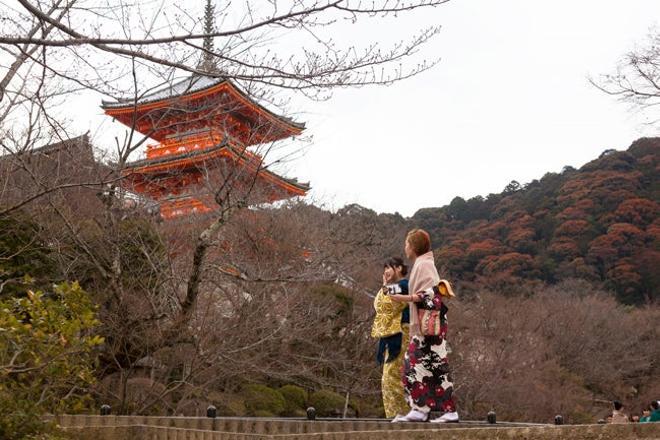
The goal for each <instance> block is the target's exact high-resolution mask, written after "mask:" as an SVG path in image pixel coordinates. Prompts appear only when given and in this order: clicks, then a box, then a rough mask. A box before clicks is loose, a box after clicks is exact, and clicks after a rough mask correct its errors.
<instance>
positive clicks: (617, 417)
mask: <svg viewBox="0 0 660 440" xmlns="http://www.w3.org/2000/svg"><path fill="white" fill-rule="evenodd" d="M612 403H613V404H614V411H612V422H611V423H613V424H621V423H629V422H630V420H629V419H628V416H627V415H625V414H624V413H623V403H621V402H620V401H618V400H615V401H614V402H612Z"/></svg>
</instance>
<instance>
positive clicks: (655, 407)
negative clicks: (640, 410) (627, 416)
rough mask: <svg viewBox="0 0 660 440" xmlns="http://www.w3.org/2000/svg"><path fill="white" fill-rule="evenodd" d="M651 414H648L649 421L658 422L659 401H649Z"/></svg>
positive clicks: (659, 418) (659, 414)
mask: <svg viewBox="0 0 660 440" xmlns="http://www.w3.org/2000/svg"><path fill="white" fill-rule="evenodd" d="M650 409H651V415H649V422H660V401H657V400H654V401H653V402H651V408H650Z"/></svg>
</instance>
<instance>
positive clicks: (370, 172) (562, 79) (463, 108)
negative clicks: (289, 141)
mask: <svg viewBox="0 0 660 440" xmlns="http://www.w3.org/2000/svg"><path fill="white" fill-rule="evenodd" d="M425 14H426V15H425V18H426V19H431V20H433V21H434V22H438V23H441V24H442V26H443V29H442V32H441V35H440V36H439V37H437V39H436V40H435V41H434V42H433V43H432V45H431V46H429V47H428V48H427V49H426V50H429V51H431V53H429V56H430V57H434V56H437V55H439V56H441V57H442V60H441V62H440V64H439V65H438V66H436V67H435V68H433V69H432V70H430V71H428V72H425V73H423V74H421V75H419V76H417V77H414V78H412V79H409V80H406V81H404V82H400V83H396V84H394V85H392V86H390V87H365V88H361V89H346V90H340V91H338V92H336V93H335V94H334V96H333V98H332V99H330V100H329V101H326V102H321V103H319V102H313V101H309V100H304V99H299V98H296V99H295V101H294V103H295V107H296V108H297V109H298V110H299V111H298V112H297V113H296V114H295V118H296V119H298V120H303V121H304V122H306V123H307V134H310V135H311V136H313V142H312V143H311V145H309V147H308V148H307V149H306V153H305V154H304V155H303V156H302V157H300V158H298V159H296V160H295V161H293V162H291V163H290V164H288V166H287V174H289V175H291V176H296V177H298V178H299V179H300V180H303V181H310V182H311V185H312V187H313V191H312V192H311V195H310V199H314V200H316V201H321V202H323V203H326V204H327V206H330V207H333V208H337V207H341V206H343V205H344V204H348V203H359V204H361V205H364V206H366V207H369V208H372V209H374V210H376V211H379V212H399V213H401V214H403V215H405V216H410V215H412V214H413V213H414V212H415V211H416V210H418V209H419V208H423V207H431V206H442V205H444V204H447V203H449V202H450V201H451V199H453V198H454V197H455V196H461V197H464V198H469V197H473V196H475V195H487V194H488V193H491V192H500V191H501V190H502V189H503V188H504V187H505V185H506V184H507V183H508V182H510V181H511V180H514V179H515V180H518V181H519V182H521V183H525V182H529V181H530V180H533V179H536V178H540V177H541V176H543V174H545V173H546V172H548V171H554V172H557V171H561V169H562V168H563V167H564V166H565V165H571V166H574V167H579V166H581V165H582V164H584V163H585V162H587V161H589V160H591V159H593V158H595V157H597V156H598V155H599V154H600V153H601V152H602V151H603V150H605V149H608V148H616V149H625V148H627V147H628V146H629V145H630V143H631V142H632V141H633V140H635V139H636V138H638V137H640V136H642V135H657V131H658V129H657V127H656V128H655V129H653V128H651V127H648V126H644V125H643V122H644V117H643V115H639V114H634V113H632V112H630V110H629V109H628V108H627V107H626V106H625V105H624V104H621V103H618V102H616V101H615V100H614V99H613V98H612V97H609V96H607V95H604V94H603V93H602V92H600V91H598V90H597V89H595V88H594V87H593V86H591V85H590V84H589V82H588V80H587V77H588V76H589V75H593V76H597V75H598V74H602V73H610V72H612V71H613V69H614V67H615V65H616V62H617V60H618V59H619V58H620V57H621V56H622V55H623V54H624V53H625V52H626V51H628V50H631V49H632V48H634V45H635V44H636V43H641V42H643V40H644V38H645V36H646V34H647V33H648V31H649V29H650V28H651V27H652V26H654V25H655V26H657V25H659V21H660V1H658V0H628V1H625V2H624V1H613V0H606V1H604V0H554V1H540V0H453V1H452V2H450V3H449V4H447V5H445V6H443V7H441V8H437V9H435V10H433V11H431V12H425ZM360 29H363V28H359V27H355V28H354V31H352V32H354V34H351V33H350V28H349V32H348V33H346V35H345V37H346V38H356V39H359V38H365V35H364V34H363V32H364V29H363V30H362V32H360ZM408 29H409V30H408ZM416 29H417V26H416V18H415V17H409V18H404V19H402V20H400V21H398V22H397V25H396V26H395V27H394V28H393V27H392V26H384V27H383V26H375V25H373V26H370V27H369V28H368V32H370V33H371V34H372V35H371V38H372V39H379V38H380V37H379V35H382V36H383V39H385V40H386V39H387V38H390V37H392V35H395V36H396V37H397V38H403V37H405V36H406V35H408V34H407V33H412V32H414V31H415V30H416ZM379 32H380V33H381V34H379ZM94 99H98V97H95V98H94ZM98 104H99V103H98V102H92V103H90V105H91V106H93V108H94V110H93V112H94V111H95V112H96V113H98V114H97V115H95V116H93V117H89V122H86V120H85V118H82V119H79V123H80V126H81V129H84V128H85V127H87V128H90V129H91V131H92V132H93V133H95V137H101V138H102V137H103V136H102V133H99V130H98V118H101V117H102V116H101V112H100V109H99V108H98ZM87 114H89V113H87ZM654 130H655V131H654Z"/></svg>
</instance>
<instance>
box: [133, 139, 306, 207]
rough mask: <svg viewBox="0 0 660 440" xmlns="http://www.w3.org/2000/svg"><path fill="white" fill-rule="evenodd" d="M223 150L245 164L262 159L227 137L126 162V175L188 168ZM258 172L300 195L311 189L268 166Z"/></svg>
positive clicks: (158, 172)
mask: <svg viewBox="0 0 660 440" xmlns="http://www.w3.org/2000/svg"><path fill="white" fill-rule="evenodd" d="M222 152H225V153H227V155H228V156H229V157H231V158H232V159H235V160H237V161H238V162H241V163H243V164H246V163H249V162H250V159H260V157H259V156H257V155H256V154H254V153H251V152H249V151H248V150H247V149H245V148H237V147H234V146H233V145H232V144H231V143H230V142H229V141H228V139H227V138H224V139H223V140H222V141H221V142H220V143H219V144H218V145H216V146H213V147H209V148H203V149H200V150H194V151H189V152H186V153H182V154H172V155H168V156H159V157H155V158H147V159H141V160H137V161H133V162H129V163H127V164H126V169H125V170H124V175H140V174H160V173H165V172H167V171H160V170H163V169H164V168H165V169H167V168H170V167H168V165H171V166H172V168H187V167H189V166H190V165H185V164H186V163H188V164H191V163H194V161H195V159H201V160H205V159H206V158H208V157H210V156H213V155H217V154H218V153H222ZM152 167H156V168H154V169H153V171H152V170H150V168H152ZM150 171H151V172H150ZM257 172H258V173H259V175H260V176H261V177H266V178H267V180H271V181H274V182H276V183H279V184H284V185H283V186H290V187H293V188H294V189H295V190H296V192H299V193H301V194H300V195H304V193H306V192H307V191H309V189H310V185H309V183H302V182H298V180H297V179H294V178H288V177H284V176H281V175H279V174H277V173H275V172H273V171H270V170H269V169H267V168H261V169H258V171H257Z"/></svg>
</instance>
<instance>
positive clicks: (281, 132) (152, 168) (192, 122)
mask: <svg viewBox="0 0 660 440" xmlns="http://www.w3.org/2000/svg"><path fill="white" fill-rule="evenodd" d="M212 13H213V7H212V6H210V3H209V4H207V9H206V17H205V33H211V32H212V29H213V27H212V26H213V25H212V23H213V21H212ZM204 48H205V55H204V57H203V59H202V61H201V62H200V64H199V66H198V68H199V69H200V70H206V71H210V72H213V73H215V72H217V70H216V68H215V66H214V63H213V61H212V58H211V57H212V56H211V55H210V53H211V52H212V48H213V43H212V40H211V39H206V40H205V41H204ZM102 108H103V110H104V111H105V113H106V114H107V115H109V116H112V117H113V118H114V119H115V120H117V121H119V122H121V123H123V124H125V125H127V126H128V127H131V128H134V129H135V130H136V131H138V132H140V133H142V134H144V135H145V136H147V137H149V138H151V139H154V140H156V141H157V142H158V143H157V144H154V145H147V148H146V158H145V159H143V160H139V161H136V162H132V163H129V164H127V166H126V168H125V169H124V171H123V179H122V182H123V184H122V185H123V187H124V188H125V189H126V190H127V191H129V192H132V193H135V194H138V195H141V196H143V197H147V198H149V199H151V200H153V201H155V202H156V203H158V205H159V206H160V215H161V216H162V217H163V218H164V219H174V218H177V217H182V216H190V215H193V214H203V213H208V212H211V211H214V210H216V209H218V208H219V206H220V205H219V202H222V197H224V195H226V193H228V192H229V191H231V197H237V198H244V199H247V201H248V202H249V203H250V204H257V203H268V202H274V201H277V200H282V199H287V198H291V197H295V196H303V195H305V194H306V193H307V191H308V190H309V186H308V185H307V184H302V183H299V182H298V181H296V180H295V179H287V178H285V177H282V176H280V175H278V174H275V173H274V172H272V171H270V170H268V169H267V168H266V167H264V163H263V158H262V157H261V156H260V155H258V154H256V153H255V152H253V151H250V149H249V147H251V146H254V145H258V144H268V143H271V142H275V141H278V140H282V139H285V138H288V137H291V136H296V135H298V134H300V133H301V132H302V131H303V130H304V128H305V126H304V124H301V123H297V122H294V121H293V120H291V119H289V118H286V117H283V116H279V115H276V114H275V113H273V112H271V111H269V110H268V109H266V108H265V107H263V106H261V105H260V104H258V103H257V102H256V101H254V100H252V99H251V98H250V97H249V96H248V95H247V94H246V93H245V92H244V91H243V90H241V88H240V87H239V86H237V84H235V83H234V82H233V81H231V80H229V79H227V78H223V77H221V76H214V77H212V76H204V75H197V74H193V75H192V76H189V77H187V78H185V79H183V80H181V81H178V82H176V83H173V84H171V85H169V86H167V87H164V88H162V89H159V90H156V91H154V92H151V93H148V94H145V95H143V96H141V97H140V98H139V99H137V100H135V99H118V100H116V101H112V102H107V101H103V103H102ZM218 194H224V195H223V196H222V197H220V196H218Z"/></svg>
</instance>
